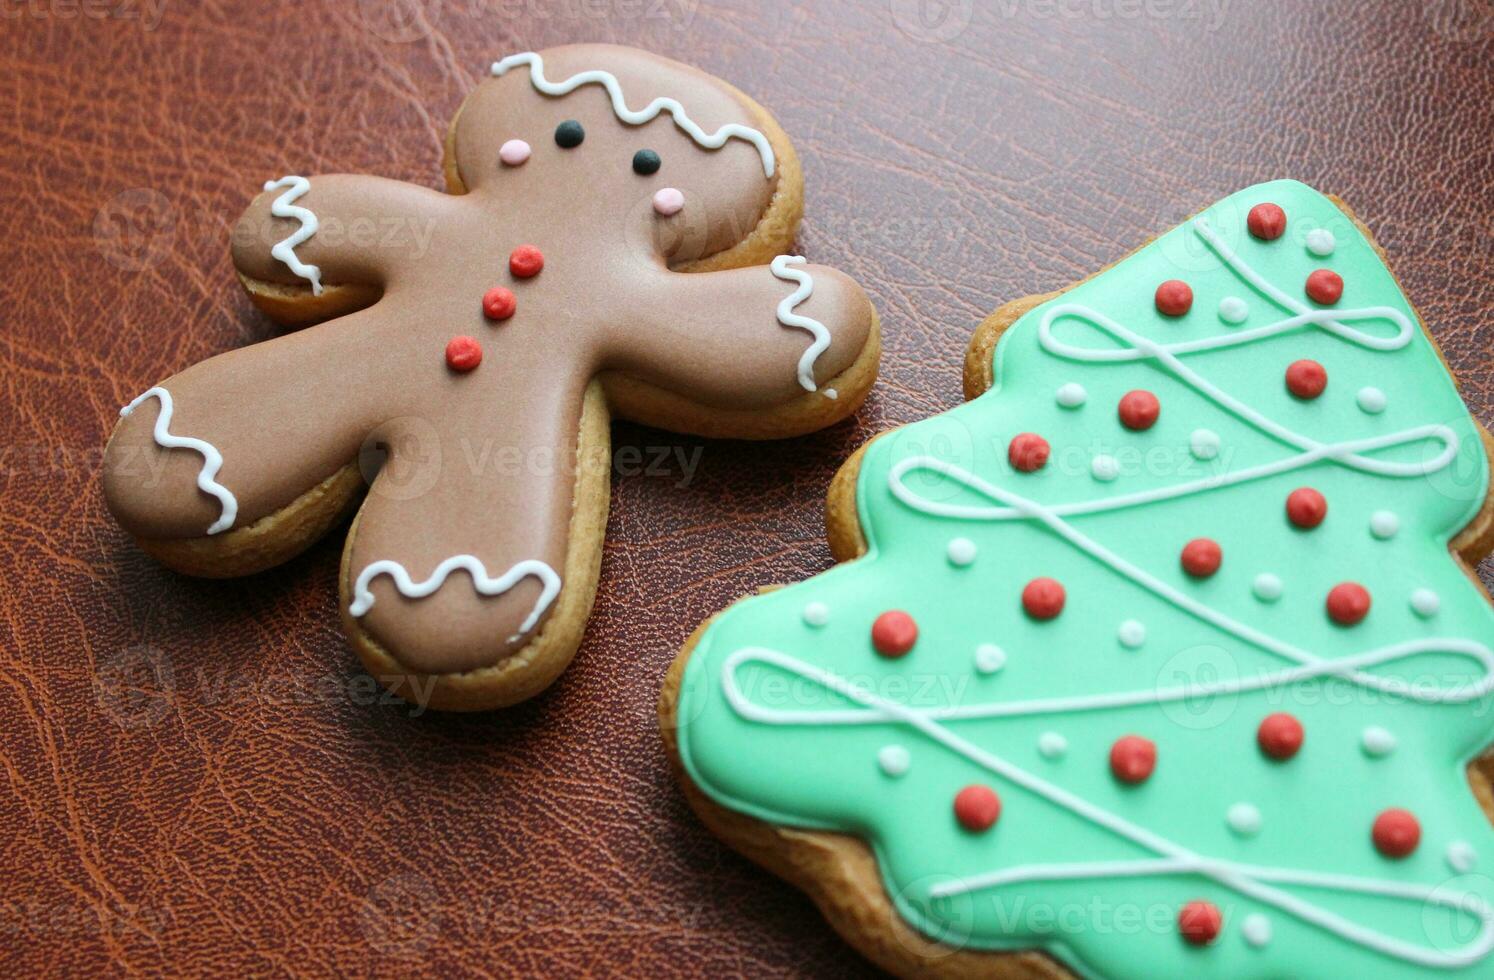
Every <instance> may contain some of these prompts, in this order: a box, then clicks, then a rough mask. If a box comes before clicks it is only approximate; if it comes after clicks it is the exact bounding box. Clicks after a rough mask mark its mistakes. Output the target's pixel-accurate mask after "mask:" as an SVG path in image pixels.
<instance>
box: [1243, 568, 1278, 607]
mask: <svg viewBox="0 0 1494 980" xmlns="http://www.w3.org/2000/svg"><path fill="white" fill-rule="evenodd" d="M1250 591H1251V592H1254V593H1255V597H1256V598H1257V599H1259V600H1260V601H1262V602H1275V601H1276V600H1277V599H1280V598H1281V579H1279V578H1277V577H1276V576H1275V575H1272V574H1271V573H1270V572H1262V573H1261V574H1259V575H1257V576H1256V577H1255V581H1254V582H1252V583H1250Z"/></svg>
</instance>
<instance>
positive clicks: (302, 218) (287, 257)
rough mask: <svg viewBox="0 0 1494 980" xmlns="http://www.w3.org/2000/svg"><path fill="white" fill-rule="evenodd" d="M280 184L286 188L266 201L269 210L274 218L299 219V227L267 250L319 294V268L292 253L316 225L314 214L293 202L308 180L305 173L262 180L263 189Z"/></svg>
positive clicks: (311, 232) (314, 232) (320, 289)
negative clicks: (306, 281)
mask: <svg viewBox="0 0 1494 980" xmlns="http://www.w3.org/2000/svg"><path fill="white" fill-rule="evenodd" d="M280 187H284V188H286V191H285V193H284V194H281V195H280V196H279V197H277V198H275V200H274V202H273V203H271V204H270V213H271V214H273V215H274V216H275V217H277V218H295V219H296V220H297V221H299V222H301V227H300V228H297V229H296V230H295V231H294V232H293V233H292V234H291V235H290V237H288V238H285V239H282V240H281V241H279V242H276V243H275V247H274V248H272V249H270V254H271V255H273V256H274V257H275V258H277V259H279V260H280V261H281V262H284V263H285V264H286V265H287V266H289V267H290V271H292V272H294V273H295V274H296V275H298V276H300V277H301V278H302V279H305V280H308V281H309V282H310V283H311V293H312V295H313V296H320V295H321V294H322V270H321V269H320V268H318V267H317V266H314V265H307V264H306V263H305V262H302V261H301V260H300V259H298V258H297V257H296V246H297V245H300V244H301V243H302V242H304V241H306V239H308V238H310V237H311V236H312V235H315V234H316V229H317V220H316V215H314V214H312V213H311V211H310V210H309V209H307V208H303V207H300V206H298V205H297V204H296V203H295V202H296V201H297V200H299V199H300V197H301V195H302V194H305V193H306V192H307V191H309V190H311V181H309V180H307V179H306V178H305V177H297V176H294V175H291V176H289V177H281V178H280V179H279V180H271V181H266V182H265V190H267V191H273V190H275V189H276V188H280Z"/></svg>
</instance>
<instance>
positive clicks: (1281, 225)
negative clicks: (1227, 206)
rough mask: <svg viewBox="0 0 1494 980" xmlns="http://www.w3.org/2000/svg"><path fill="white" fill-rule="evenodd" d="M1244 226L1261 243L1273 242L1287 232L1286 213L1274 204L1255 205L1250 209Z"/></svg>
mask: <svg viewBox="0 0 1494 980" xmlns="http://www.w3.org/2000/svg"><path fill="white" fill-rule="evenodd" d="M1245 225H1246V227H1248V228H1249V229H1250V233H1251V234H1252V235H1254V236H1255V237H1256V238H1259V239H1260V240H1261V241H1265V242H1274V241H1276V239H1278V238H1280V237H1281V236H1282V235H1283V234H1285V233H1286V230H1287V213H1286V212H1285V211H1283V210H1282V209H1281V208H1279V207H1277V206H1276V205H1274V204H1257V205H1256V206H1255V207H1253V208H1251V209H1250V214H1249V216H1247V217H1246V219H1245Z"/></svg>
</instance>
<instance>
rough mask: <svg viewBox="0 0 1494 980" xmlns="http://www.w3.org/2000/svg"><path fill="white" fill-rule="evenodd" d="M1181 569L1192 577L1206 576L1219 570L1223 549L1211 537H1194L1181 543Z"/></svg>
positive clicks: (1222, 559)
mask: <svg viewBox="0 0 1494 980" xmlns="http://www.w3.org/2000/svg"><path fill="white" fill-rule="evenodd" d="M1182 561H1183V571H1185V572H1187V573H1188V574H1189V575H1192V576H1193V577H1194V578H1208V577H1209V576H1210V575H1213V574H1214V573H1215V572H1217V571H1219V564H1220V562H1222V561H1224V550H1223V549H1222V548H1220V547H1219V542H1217V541H1215V540H1213V539H1212V538H1194V539H1193V540H1192V541H1189V542H1188V543H1187V544H1185V545H1183V554H1182Z"/></svg>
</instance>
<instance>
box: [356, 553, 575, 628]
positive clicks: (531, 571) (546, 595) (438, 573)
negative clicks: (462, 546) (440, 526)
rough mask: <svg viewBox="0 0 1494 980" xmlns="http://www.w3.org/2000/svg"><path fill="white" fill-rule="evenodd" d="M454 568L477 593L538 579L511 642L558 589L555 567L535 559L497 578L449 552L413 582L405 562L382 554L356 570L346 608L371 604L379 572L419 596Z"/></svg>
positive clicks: (405, 593)
mask: <svg viewBox="0 0 1494 980" xmlns="http://www.w3.org/2000/svg"><path fill="white" fill-rule="evenodd" d="M458 569H460V570H462V571H465V572H466V573H467V574H468V575H470V576H472V587H473V588H474V589H476V590H477V592H478V594H479V595H485V596H496V595H502V594H503V593H505V592H507V591H508V590H509V589H511V588H513V587H514V586H515V585H517V584H519V580H520V579H523V578H525V577H526V576H533V577H535V578H537V579H539V580H540V584H541V586H542V589H541V591H540V597H539V599H538V600H537V601H536V602H535V604H534V608H533V609H531V610H530V611H529V615H528V616H527V617H525V619H524V621H523V622H522V623H520V624H519V631H518V632H517V633H515V634H514V635H513V636H510V637H509V638H508V639H509V642H510V643H512V642H513V641H514V640H517V639H518V638H519V637H521V636H523V635H524V634H525V633H528V632H529V631H530V630H531V629H533V628H534V624H535V623H537V622H539V618H540V616H542V615H544V612H545V610H546V609H548V608H550V603H551V602H554V601H555V596H556V595H558V594H559V593H560V576H559V575H556V574H555V569H553V568H551V567H550V566H549V565H547V564H545V563H544V562H542V561H539V560H538V559H534V558H531V559H528V560H527V561H521V562H518V563H517V564H515V565H514V566H513V567H512V568H510V569H509V570H508V571H506V572H504V573H503V574H502V575H500V576H498V577H497V578H490V577H489V576H488V569H487V566H485V565H484V564H483V563H482V560H481V559H480V558H477V557H475V556H473V555H453V556H452V557H450V558H448V559H446V560H445V561H443V562H441V564H439V565H437V566H436V570H435V571H434V572H432V573H431V577H430V578H428V579H426V580H425V581H423V582H416V581H414V580H412V579H411V578H410V573H409V572H407V571H405V566H403V565H401V564H400V563H399V562H397V561H390V560H389V559H387V558H385V559H382V560H380V561H376V562H374V563H373V564H371V565H369V566H368V567H367V568H365V569H363V571H361V572H359V573H358V581H357V582H355V583H353V601H352V603H351V604H350V605H349V606H348V612H349V613H351V614H352V615H354V616H362V615H363V614H364V613H366V612H368V611H369V610H370V609H372V608H373V604H374V595H373V593H372V592H371V591H369V588H368V586H369V583H370V582H372V581H373V580H374V579H375V578H376V577H378V576H380V575H388V576H389V577H390V578H392V579H393V580H394V587H395V588H396V589H398V590H399V592H400V595H403V596H405V597H406V598H409V599H423V598H425V597H426V596H428V595H432V594H433V593H435V591H436V590H437V589H439V588H440V587H441V586H442V585H444V584H445V583H446V578H447V576H449V575H450V574H451V573H452V572H455V571H457V570H458Z"/></svg>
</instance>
